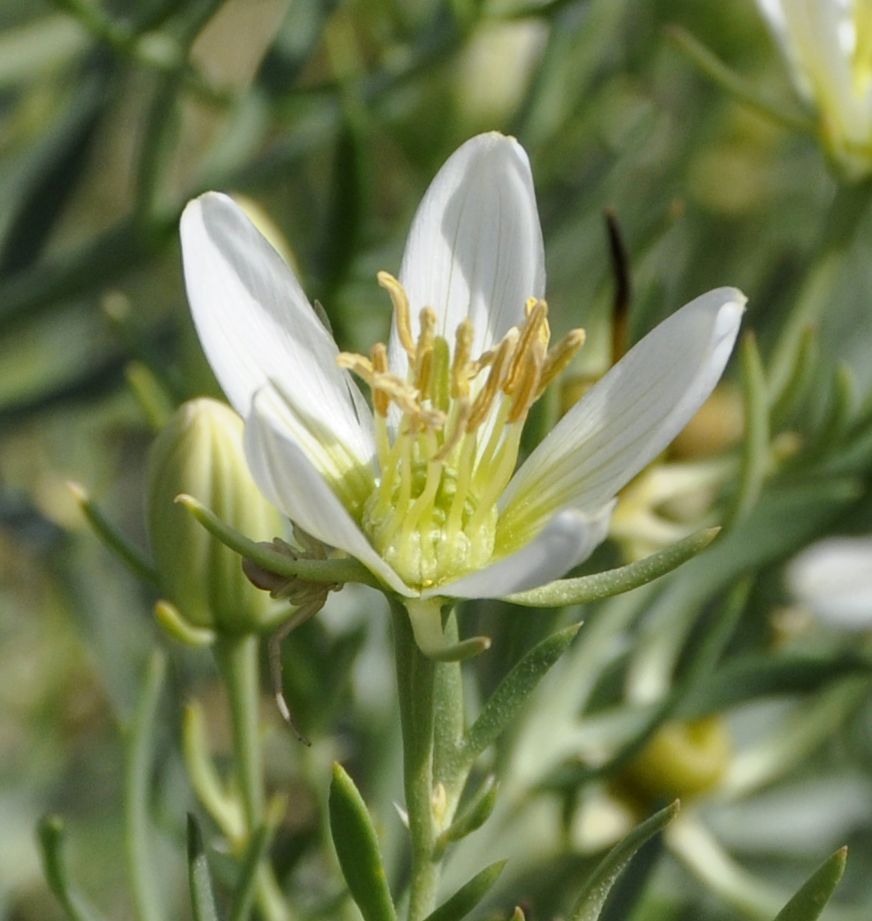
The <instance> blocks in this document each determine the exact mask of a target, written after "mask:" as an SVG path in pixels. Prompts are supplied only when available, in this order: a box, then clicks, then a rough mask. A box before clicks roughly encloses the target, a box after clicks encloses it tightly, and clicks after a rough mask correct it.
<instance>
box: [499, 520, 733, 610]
mask: <svg viewBox="0 0 872 921" xmlns="http://www.w3.org/2000/svg"><path fill="white" fill-rule="evenodd" d="M719 532H720V528H704V529H703V530H701V531H696V532H694V533H693V534H691V535H690V536H689V537H685V538H684V540H680V541H679V542H678V543H677V544H673V545H672V546H671V547H666V548H665V549H664V550H658V551H657V553H652V554H651V556H646V557H645V559H643V560H637V561H636V562H635V563H628V564H627V565H626V566H619V567H617V568H616V569H608V570H606V571H605V572H597V573H594V574H593V575H590V576H579V577H578V578H576V579H558V580H557V581H556V582H549V583H548V585H542V586H540V587H539V588H534V589H530V591H528V592H517V593H516V594H514V595H507V596H506V598H505V600H506V601H510V602H511V603H512V604H520V605H523V606H524V607H528V608H559V607H564V606H566V605H570V604H588V603H590V602H593V601H601V600H602V599H604V598H610V597H611V596H612V595H620V594H621V593H622V592H628V591H630V590H631V589H634V588H639V586H641V585H647V583H649V582H653V581H654V580H655V579H659V578H660V576H664V575H666V573H668V572H671V571H672V570H673V569H676V568H678V567H679V566H681V564H682V563H686V562H687V561H688V560H689V559H691V558H692V557H694V556H696V555H697V554H698V553H701V552H702V551H703V550H705V548H706V547H708V545H709V544H710V543H711V542H712V541H713V540H714V539H715V538H716V537H717V536H718V533H719Z"/></svg>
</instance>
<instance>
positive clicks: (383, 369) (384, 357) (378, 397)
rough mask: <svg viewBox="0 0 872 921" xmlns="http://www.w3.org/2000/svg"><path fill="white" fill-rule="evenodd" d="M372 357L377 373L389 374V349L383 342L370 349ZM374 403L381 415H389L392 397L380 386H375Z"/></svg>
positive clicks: (374, 369) (373, 367) (373, 366)
mask: <svg viewBox="0 0 872 921" xmlns="http://www.w3.org/2000/svg"><path fill="white" fill-rule="evenodd" d="M369 354H370V359H371V361H372V369H373V371H374V372H375V374H376V375H382V374H387V370H388V350H387V349H386V348H385V345H384V343H383V342H376V344H375V345H374V346H373V347H372V349H371V350H370V353H369ZM372 403H373V406H374V408H375V411H376V412H377V413H378V414H379V415H380V416H387V414H388V407H389V406H390V404H391V400H390V397H389V396H388V395H387V394H386V393H385V392H384V391H383V390H380V389H378V388H374V389H373V391H372Z"/></svg>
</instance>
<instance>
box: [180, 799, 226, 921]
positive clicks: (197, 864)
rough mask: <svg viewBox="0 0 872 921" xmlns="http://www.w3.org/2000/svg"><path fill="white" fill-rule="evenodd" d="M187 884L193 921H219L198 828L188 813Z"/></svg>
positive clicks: (210, 876)
mask: <svg viewBox="0 0 872 921" xmlns="http://www.w3.org/2000/svg"><path fill="white" fill-rule="evenodd" d="M188 884H189V886H190V891H191V911H192V913H193V916H194V921H219V916H218V909H217V908H216V907H215V895H214V893H213V892H212V874H211V873H210V872H209V862H208V861H207V860H206V850H205V848H204V847H203V836H202V835H201V834H200V826H199V825H198V824H197V820H196V819H195V818H194V816H193V815H191V813H190V812H189V813H188Z"/></svg>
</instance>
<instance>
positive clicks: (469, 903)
mask: <svg viewBox="0 0 872 921" xmlns="http://www.w3.org/2000/svg"><path fill="white" fill-rule="evenodd" d="M505 865H506V861H505V860H498V861H497V862H496V863H492V864H491V865H490V866H489V867H485V869H484V870H482V871H481V872H480V873H476V874H475V876H473V878H472V879H471V880H470V881H469V882H468V883H464V884H463V885H462V886H461V887H460V888H459V889H458V890H457V892H455V893H454V895H453V896H451V898H450V899H448V901H447V902H443V903H442V904H441V905H440V906H439V907H438V908H437V909H436V911H434V912H433V913H432V914H429V915H427V917H426V918H425V919H424V921H461V918H465V917H466V916H467V915H468V914H469V913H470V912H471V911H472V909H473V908H475V906H476V905H478V903H479V902H480V901H481V900H482V899H483V898H484V897H485V896H486V895H487V893H488V890H489V889H490V888H491V886H493V884H494V883H495V882H496V881H497V880H498V879H499V877H500V874H501V873H502V872H503V867H505Z"/></svg>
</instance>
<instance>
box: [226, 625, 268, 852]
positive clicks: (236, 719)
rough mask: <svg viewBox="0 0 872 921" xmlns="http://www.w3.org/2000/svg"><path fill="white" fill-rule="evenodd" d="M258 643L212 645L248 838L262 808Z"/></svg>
mask: <svg viewBox="0 0 872 921" xmlns="http://www.w3.org/2000/svg"><path fill="white" fill-rule="evenodd" d="M257 643H258V641H257V637H256V636H239V637H231V638H226V639H221V640H219V641H218V642H217V643H216V644H215V659H216V661H217V662H218V668H219V669H220V671H221V675H222V677H223V678H224V684H225V687H226V688H227V697H228V699H229V703H230V719H231V722H232V728H233V753H234V756H235V763H236V779H237V782H238V784H239V793H240V796H241V798H242V811H243V815H244V816H245V829H246V832H247V834H248V835H251V834H253V833H254V831H255V830H256V829H257V827H258V826H259V825H260V823H261V821H262V819H263V804H264V793H263V767H262V764H261V756H260V743H259V740H258V713H257V711H258V700H259V698H260V672H259V663H258V648H257Z"/></svg>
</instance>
